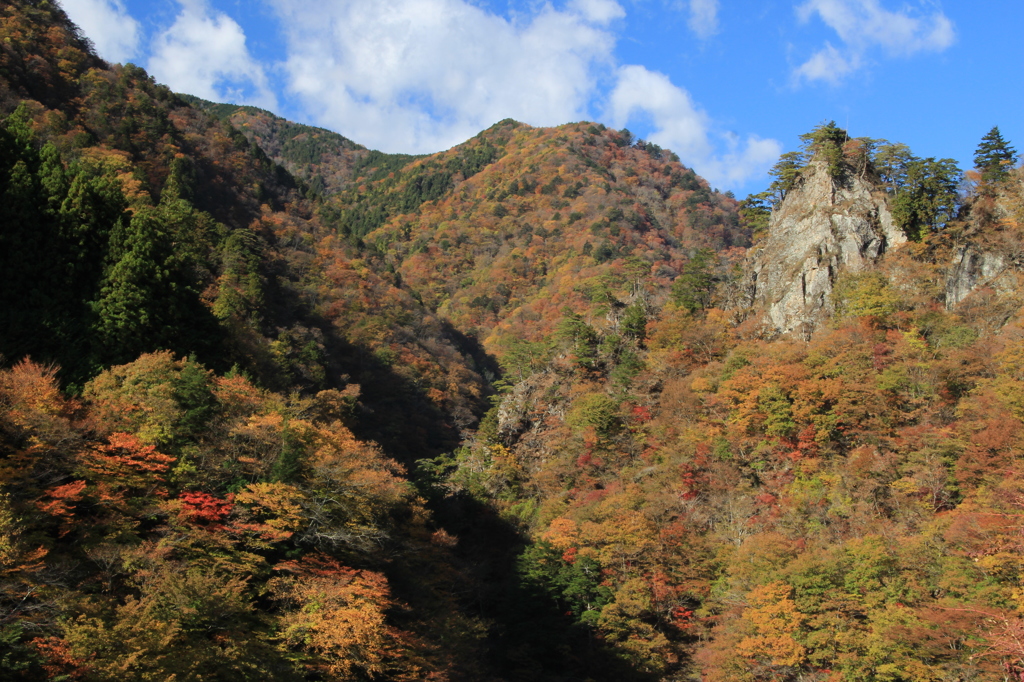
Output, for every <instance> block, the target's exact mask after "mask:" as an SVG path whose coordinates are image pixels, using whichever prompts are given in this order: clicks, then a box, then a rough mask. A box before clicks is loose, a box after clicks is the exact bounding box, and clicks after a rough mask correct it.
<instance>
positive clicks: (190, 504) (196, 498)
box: [178, 492, 235, 525]
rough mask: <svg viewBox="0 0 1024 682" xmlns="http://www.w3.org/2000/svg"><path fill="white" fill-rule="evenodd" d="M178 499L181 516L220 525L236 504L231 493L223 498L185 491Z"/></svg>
mask: <svg viewBox="0 0 1024 682" xmlns="http://www.w3.org/2000/svg"><path fill="white" fill-rule="evenodd" d="M178 499H179V500H180V501H181V512H180V514H179V518H181V519H182V520H184V521H189V522H191V523H204V524H211V525H219V524H220V523H221V522H222V521H223V520H224V519H225V518H226V517H227V516H228V514H230V513H231V510H232V509H233V508H234V506H235V505H234V500H233V496H231V495H229V496H228V499H226V500H221V499H218V498H216V497H214V496H213V495H209V494H207V493H203V492H184V493H182V494H181V495H180V496H179V497H178Z"/></svg>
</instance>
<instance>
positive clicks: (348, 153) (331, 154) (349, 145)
mask: <svg viewBox="0 0 1024 682" xmlns="http://www.w3.org/2000/svg"><path fill="white" fill-rule="evenodd" d="M181 97H182V98H183V99H184V100H185V101H186V102H188V103H189V104H191V105H192V106H194V107H195V108H197V109H200V110H202V111H205V112H207V113H210V114H212V115H213V116H216V117H217V118H219V119H222V120H224V121H226V122H228V123H230V124H231V126H232V127H234V128H235V129H236V130H238V131H239V132H241V133H242V134H243V135H245V137H246V139H248V140H249V141H250V142H251V143H253V144H254V145H256V146H258V147H259V148H260V149H262V150H263V151H264V153H266V155H267V156H269V157H270V158H271V159H273V160H274V162H275V163H278V164H280V165H281V166H282V167H283V168H285V169H286V170H287V171H288V172H289V173H291V174H292V175H293V176H295V177H296V178H299V179H300V180H302V181H303V183H304V185H305V186H304V191H305V193H306V194H309V195H312V196H320V195H330V194H334V193H337V192H339V191H341V190H343V189H346V188H348V187H349V186H351V185H352V184H353V183H355V182H358V181H359V180H361V179H365V178H366V177H368V176H370V175H372V174H374V173H376V172H380V171H381V170H382V169H398V168H401V167H402V166H404V165H406V164H408V163H409V162H411V161H413V160H414V159H416V158H417V157H416V156H413V155H409V154H385V153H383V152H378V151H370V150H368V149H366V147H363V146H362V145H359V144H356V143H355V142H353V141H351V140H349V139H348V138H346V137H343V136H341V135H339V134H338V133H334V132H331V131H329V130H324V129H323V128H315V127H313V126H307V125H302V124H300V123H293V122H291V121H288V120H286V119H283V118H281V117H280V116H275V115H274V114H272V113H270V112H269V111H265V110H263V109H258V108H256V107H248V106H238V105H234V104H216V103H214V102H208V101H206V100H204V99H200V98H199V97H193V96H191V95H182V96H181Z"/></svg>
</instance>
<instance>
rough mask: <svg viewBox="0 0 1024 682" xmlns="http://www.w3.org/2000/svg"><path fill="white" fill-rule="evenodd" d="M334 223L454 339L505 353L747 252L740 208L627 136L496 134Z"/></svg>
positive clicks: (507, 124) (363, 197) (387, 188)
mask: <svg viewBox="0 0 1024 682" xmlns="http://www.w3.org/2000/svg"><path fill="white" fill-rule="evenodd" d="M329 206H331V207H335V206H336V207H337V217H336V218H335V219H333V220H332V222H333V223H335V224H337V225H338V227H339V229H340V230H341V231H342V232H343V233H346V234H349V235H350V236H351V237H353V238H359V239H361V240H362V241H363V242H364V243H365V244H366V245H367V247H368V248H369V249H370V250H371V252H372V253H374V254H375V259H376V260H379V261H380V262H381V263H382V264H383V267H384V268H385V269H386V270H388V271H392V270H393V271H394V272H395V273H396V274H397V275H398V276H400V277H401V281H402V282H403V283H404V284H405V286H407V287H409V288H410V289H411V290H412V291H414V292H416V294H417V295H418V297H419V298H420V300H422V301H423V303H424V304H425V305H427V306H428V307H430V308H431V309H435V310H437V311H438V314H439V315H441V316H443V317H445V318H446V319H449V320H451V321H452V323H453V324H454V325H455V326H457V327H458V328H460V329H463V330H467V331H469V332H471V333H473V334H475V335H477V336H478V337H479V338H480V339H481V340H483V342H484V345H485V346H486V347H487V348H488V349H490V350H492V351H495V352H498V353H503V351H504V350H505V349H506V348H507V347H508V346H509V344H512V343H514V342H515V341H521V340H526V341H537V340H539V339H541V338H543V337H544V336H546V335H549V334H550V333H551V332H552V331H553V330H554V327H555V325H556V324H557V322H558V320H559V319H560V318H561V313H562V310H563V309H564V308H566V307H570V308H572V309H574V310H578V311H592V312H594V313H595V314H598V315H601V316H606V315H607V316H608V317H609V323H610V324H616V323H617V320H618V317H619V315H620V313H621V310H622V308H624V307H625V305H626V304H627V303H629V302H631V301H632V300H634V299H635V298H636V297H637V296H638V295H640V294H641V290H643V295H645V296H654V297H656V298H658V299H660V300H664V298H665V296H666V294H667V291H668V287H669V285H670V284H671V282H672V281H673V279H674V278H675V277H676V275H678V274H679V272H680V271H681V270H682V268H683V265H684V264H685V263H686V262H687V261H688V260H689V259H690V257H691V256H692V255H693V254H694V253H695V252H696V251H697V250H699V249H701V248H710V249H713V250H715V251H728V249H729V248H730V247H733V246H743V245H745V244H747V243H748V241H749V230H747V229H745V228H744V227H742V226H741V224H740V219H739V216H738V213H737V203H736V202H735V201H733V200H732V199H730V198H728V197H725V196H723V195H721V194H717V193H715V192H712V191H711V190H710V188H709V187H708V185H707V183H706V182H704V181H703V180H701V179H699V178H698V177H697V176H696V175H695V174H694V173H693V171H692V170H689V169H687V168H685V167H684V166H682V165H680V164H679V162H678V160H677V159H676V158H675V157H674V155H669V154H668V153H666V152H663V151H662V150H661V149H659V148H658V147H657V146H656V145H652V144H648V143H646V142H644V141H642V140H639V141H636V140H634V139H633V137H632V136H631V135H630V134H629V132H628V131H619V132H616V131H612V130H609V129H606V128H605V127H604V126H596V125H591V124H588V123H577V124H569V125H565V126H561V127H558V128H547V129H544V128H531V127H530V126H526V125H523V124H519V123H516V122H514V121H503V122H501V123H498V124H496V125H495V126H493V127H491V128H490V129H488V130H486V131H484V132H483V133H481V134H480V135H479V136H477V137H476V138H474V139H473V140H470V141H469V142H467V143H465V144H463V145H460V146H458V147H455V148H454V149H452V150H451V151H449V152H445V153H442V154H438V155H435V156H433V157H429V158H426V159H423V160H420V161H417V162H414V163H412V164H410V165H409V166H407V167H405V168H403V169H401V170H399V171H396V172H394V173H392V174H389V175H388V176H387V177H381V178H379V179H376V180H374V179H372V178H371V181H370V182H368V183H366V184H365V185H364V186H361V187H360V188H358V189H353V190H350V191H348V192H346V193H342V194H340V195H338V196H337V197H334V198H332V199H331V201H330V202H329Z"/></svg>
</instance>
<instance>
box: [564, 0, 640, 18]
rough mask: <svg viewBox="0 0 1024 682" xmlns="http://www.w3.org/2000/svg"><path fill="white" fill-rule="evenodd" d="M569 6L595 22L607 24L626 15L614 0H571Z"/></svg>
mask: <svg viewBox="0 0 1024 682" xmlns="http://www.w3.org/2000/svg"><path fill="white" fill-rule="evenodd" d="M569 6H570V7H571V8H572V9H574V10H575V11H577V12H578V13H580V14H581V15H583V16H584V17H585V18H586V19H587V20H588V21H592V22H594V23H596V24H607V23H609V22H610V21H612V20H613V19H622V18H623V17H625V16H626V11H625V10H624V9H622V6H621V5H620V4H619V3H617V2H614V0H571V2H570V3H569Z"/></svg>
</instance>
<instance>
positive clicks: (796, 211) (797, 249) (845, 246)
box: [740, 159, 907, 335]
mask: <svg viewBox="0 0 1024 682" xmlns="http://www.w3.org/2000/svg"><path fill="white" fill-rule="evenodd" d="M906 241H907V238H906V236H905V235H904V234H903V231H902V230H900V229H899V228H898V227H897V226H896V225H895V224H894V223H893V219H892V215H891V214H890V213H889V208H888V205H887V201H886V195H885V192H884V190H882V189H881V186H880V184H879V183H878V182H877V181H876V180H875V179H874V178H871V177H869V176H868V177H861V176H858V175H854V174H853V173H852V171H851V172H850V173H847V174H846V176H844V177H842V178H837V179H835V181H833V179H832V178H831V177H829V175H828V173H827V171H826V168H825V164H824V163H823V162H821V161H819V160H817V159H816V160H813V161H812V162H811V164H810V165H809V167H808V168H807V169H806V170H805V171H804V173H803V176H802V177H801V179H800V180H799V181H798V184H797V186H796V187H795V188H794V189H792V190H790V192H789V193H788V194H787V195H786V198H785V199H784V200H783V201H782V203H781V204H780V205H779V206H778V207H777V208H776V210H775V211H773V213H772V216H771V220H770V221H769V224H768V236H767V237H766V238H765V239H764V240H763V241H762V242H761V243H760V244H759V245H758V246H756V247H755V248H754V249H752V250H751V252H750V253H749V254H748V255H747V259H746V266H745V268H744V270H745V271H746V272H747V273H748V274H747V278H746V281H745V282H744V287H743V292H742V293H741V295H740V304H741V305H745V306H747V307H749V308H753V309H754V310H755V311H757V312H761V313H762V315H763V317H762V322H763V325H764V329H763V331H764V332H766V333H769V334H773V333H777V334H787V333H791V332H797V333H799V334H804V335H806V334H809V333H810V332H811V331H812V330H813V329H814V328H815V327H816V326H818V324H820V323H821V321H822V320H823V319H824V318H825V317H827V316H828V314H829V313H831V312H832V301H831V299H830V294H831V293H832V287H833V285H834V284H835V281H836V277H837V276H838V274H839V273H840V272H841V271H843V270H849V271H853V272H859V271H862V270H865V269H867V268H869V267H871V266H872V265H874V264H875V263H876V262H877V261H878V259H879V258H881V257H882V255H883V254H885V253H886V252H887V251H889V250H890V249H893V248H895V247H898V246H899V245H901V244H903V243H905V242H906Z"/></svg>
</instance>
